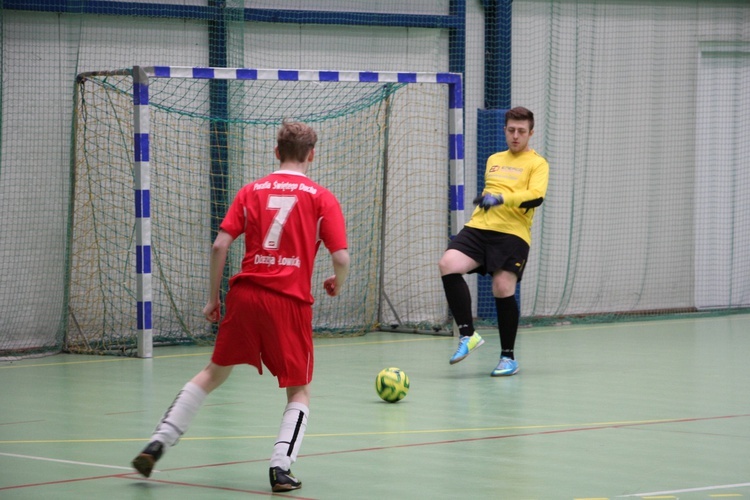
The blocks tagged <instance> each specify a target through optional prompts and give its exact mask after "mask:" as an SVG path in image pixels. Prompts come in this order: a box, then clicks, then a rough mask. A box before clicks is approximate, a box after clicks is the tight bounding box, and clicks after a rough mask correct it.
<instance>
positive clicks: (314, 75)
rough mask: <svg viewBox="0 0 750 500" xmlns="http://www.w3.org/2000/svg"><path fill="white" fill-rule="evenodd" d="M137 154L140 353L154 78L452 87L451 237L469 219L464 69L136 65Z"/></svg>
mask: <svg viewBox="0 0 750 500" xmlns="http://www.w3.org/2000/svg"><path fill="white" fill-rule="evenodd" d="M132 75H133V123H134V130H133V136H134V137H133V138H134V142H133V155H134V162H135V164H134V182H135V217H136V226H135V233H136V234H135V237H136V273H137V281H136V288H137V290H136V297H137V330H138V331H137V334H138V350H137V355H138V357H141V358H150V357H152V356H153V324H152V320H153V317H152V304H153V301H152V300H153V295H152V293H153V292H152V287H151V181H150V178H151V169H150V163H149V161H150V160H149V142H150V141H149V134H150V133H151V130H150V120H149V93H148V85H149V79H151V78H185V79H213V80H286V81H312V82H363V83H381V82H382V83H407V84H408V83H434V84H443V85H447V86H448V96H449V97H448V100H449V102H448V108H449V116H448V117H447V118H448V120H449V126H448V137H447V138H446V140H447V141H448V151H449V169H450V192H449V207H448V208H449V210H450V236H454V235H455V234H457V233H458V231H459V230H460V229H461V227H463V224H464V109H463V85H462V79H461V75H460V74H458V73H422V72H414V73H409V72H389V71H318V70H298V69H253V68H209V67H205V68H202V67H185V66H148V67H146V66H134V67H133V69H132Z"/></svg>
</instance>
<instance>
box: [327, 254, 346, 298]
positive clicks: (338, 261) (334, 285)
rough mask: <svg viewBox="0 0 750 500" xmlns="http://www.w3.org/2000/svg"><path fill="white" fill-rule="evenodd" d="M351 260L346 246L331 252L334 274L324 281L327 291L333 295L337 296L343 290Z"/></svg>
mask: <svg viewBox="0 0 750 500" xmlns="http://www.w3.org/2000/svg"><path fill="white" fill-rule="evenodd" d="M349 262H350V258H349V251H348V250H347V249H346V248H342V249H341V250H336V251H335V252H333V253H331V263H332V264H333V276H331V277H329V278H327V279H326V280H325V282H323V287H324V288H325V290H326V293H327V294H328V295H330V296H331V297H335V296H336V295H338V294H339V293H340V292H341V288H342V287H343V286H344V282H346V277H347V276H349Z"/></svg>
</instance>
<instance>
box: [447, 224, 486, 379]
mask: <svg viewBox="0 0 750 500" xmlns="http://www.w3.org/2000/svg"><path fill="white" fill-rule="evenodd" d="M471 236H472V235H471V234H470V233H469V232H468V231H467V230H465V229H464V230H462V231H461V232H460V233H459V234H458V235H457V236H456V238H455V239H454V240H453V241H452V242H451V244H450V245H449V247H448V249H447V250H446V251H445V253H443V256H442V257H441V258H440V261H439V262H438V267H439V269H440V277H441V280H442V282H443V290H444V292H445V298H446V300H447V301H448V308H449V309H450V311H451V314H452V315H453V319H454V320H455V321H456V324H457V325H458V331H459V335H460V338H459V340H458V348H457V349H456V352H455V353H453V356H451V358H450V364H455V363H458V362H459V361H461V360H463V359H464V358H465V357H466V356H468V355H469V354H470V353H471V352H472V351H473V350H474V349H476V348H477V347H479V346H480V345H482V344H483V343H484V340H483V339H482V337H480V336H479V334H478V333H476V332H475V331H474V320H473V315H472V311H471V292H470V291H469V286H468V285H467V284H466V280H464V277H463V275H464V274H466V273H468V272H471V271H473V270H475V269H477V268H478V267H480V264H479V262H477V260H476V259H474V258H473V257H471V255H472V254H473V253H475V252H476V253H478V252H480V251H481V250H480V249H479V246H480V244H479V243H478V242H477V241H474V240H473V239H472V238H471Z"/></svg>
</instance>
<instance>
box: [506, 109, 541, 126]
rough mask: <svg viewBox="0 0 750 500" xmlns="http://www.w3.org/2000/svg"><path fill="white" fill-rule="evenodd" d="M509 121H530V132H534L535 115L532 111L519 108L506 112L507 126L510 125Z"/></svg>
mask: <svg viewBox="0 0 750 500" xmlns="http://www.w3.org/2000/svg"><path fill="white" fill-rule="evenodd" d="M508 120H528V121H529V130H534V113H532V112H531V110H529V109H527V108H524V107H523V106H517V107H515V108H513V109H509V110H508V111H506V112H505V124H506V125H507V124H508Z"/></svg>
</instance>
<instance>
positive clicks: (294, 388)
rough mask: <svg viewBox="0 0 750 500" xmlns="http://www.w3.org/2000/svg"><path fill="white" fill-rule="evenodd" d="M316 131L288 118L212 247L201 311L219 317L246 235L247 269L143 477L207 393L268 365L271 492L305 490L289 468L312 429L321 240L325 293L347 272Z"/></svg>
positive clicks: (148, 453)
mask: <svg viewBox="0 0 750 500" xmlns="http://www.w3.org/2000/svg"><path fill="white" fill-rule="evenodd" d="M316 142H317V134H316V133H315V131H314V130H313V129H312V128H310V127H309V126H307V125H305V124H303V123H298V122H289V121H284V123H283V124H282V125H281V128H280V129H279V131H278V134H277V146H276V158H277V159H278V160H279V161H280V168H279V170H277V171H276V172H274V173H272V174H270V175H268V176H266V177H263V178H262V179H259V180H256V181H254V182H251V183H250V184H247V185H246V186H244V187H243V188H241V189H240V190H239V192H238V193H237V196H236V197H235V199H234V201H233V202H232V205H231V206H230V207H229V210H228V211H227V214H226V216H225V217H224V220H223V222H222V223H221V228H220V230H219V234H218V235H217V237H216V240H215V241H214V244H213V247H212V249H211V258H210V270H209V274H210V282H209V288H210V292H209V298H208V302H207V303H206V306H205V307H204V308H203V314H204V315H205V317H206V319H207V320H208V321H211V322H218V321H219V320H220V319H221V317H220V316H221V302H220V298H219V287H220V285H221V279H222V273H223V269H224V265H225V262H226V257H227V253H228V251H229V246H230V245H231V244H232V242H233V241H234V240H235V239H236V238H238V237H239V236H240V235H243V236H244V239H245V257H244V258H243V260H242V270H241V271H240V272H239V273H238V274H236V275H235V276H233V277H232V279H231V280H230V282H229V292H228V293H227V296H226V312H225V315H224V318H223V319H221V323H220V325H219V333H218V336H217V339H216V345H215V346H214V351H213V355H212V357H211V362H210V363H209V364H208V366H206V367H205V368H204V369H203V370H202V371H201V372H199V373H198V374H197V375H196V376H195V377H193V379H192V380H190V382H188V383H187V384H185V386H184V387H183V388H182V390H181V391H180V393H179V394H178V395H177V398H176V399H175V400H174V402H173V403H172V405H171V406H170V407H169V409H168V410H167V412H166V413H165V414H164V416H163V417H162V419H161V420H160V421H159V424H158V425H157V426H156V429H155V430H154V433H153V434H152V436H151V440H150V442H149V444H148V446H146V448H145V449H144V450H143V451H142V452H141V453H140V454H139V455H138V456H137V457H136V458H135V459H133V462H132V463H133V467H135V469H136V470H137V471H138V472H140V473H141V474H143V475H144V476H146V477H149V476H150V475H151V472H152V470H153V467H154V464H155V463H156V461H157V460H159V458H160V457H161V456H162V454H163V453H164V452H165V451H166V450H167V449H169V448H170V447H171V446H174V445H175V444H176V443H177V441H178V440H179V438H180V436H182V434H183V433H185V432H186V431H187V429H188V427H189V426H190V422H191V421H192V419H193V417H194V416H195V414H196V413H197V412H198V410H199V409H200V407H201V405H202V404H203V401H204V400H205V398H206V396H207V395H208V394H209V393H210V392H211V391H213V390H214V389H216V388H217V387H219V386H220V385H221V384H222V383H223V382H224V381H225V380H226V379H227V378H228V377H229V374H230V373H231V371H232V368H233V367H234V365H238V364H250V365H253V366H255V367H256V368H257V369H258V373H261V374H262V373H263V365H265V366H266V367H267V368H268V370H269V371H270V372H271V373H272V374H273V375H274V376H275V377H276V378H277V379H278V382H279V387H282V388H285V389H286V394H287V405H286V408H285V410H284V414H283V417H282V421H281V427H280V430H279V435H278V439H277V440H276V444H275V445H274V449H273V454H272V456H271V463H270V469H269V476H270V481H271V487H272V489H273V491H289V490H295V489H298V488H300V487H301V485H302V482H301V481H299V480H298V479H296V478H295V477H294V476H293V475H292V473H291V471H290V466H291V464H292V463H293V462H294V461H295V460H296V458H297V454H298V453H299V449H300V445H301V443H302V438H303V437H304V434H305V430H306V428H307V418H308V415H309V405H310V381H311V379H312V373H313V366H314V357H313V343H312V304H313V297H312V294H311V291H310V289H311V281H312V272H313V264H314V262H315V255H316V253H317V251H318V248H319V246H320V243H321V242H322V243H323V244H324V245H325V246H326V248H327V249H328V251H329V252H330V254H331V261H332V264H333V275H331V276H330V277H329V278H327V279H326V280H325V281H324V283H323V286H324V289H325V291H326V293H327V294H328V295H331V296H336V295H338V294H339V292H340V291H341V288H342V286H343V285H344V281H346V277H347V275H348V273H349V252H348V250H347V241H346V227H345V222H344V216H343V213H342V211H341V206H340V205H339V202H338V200H337V199H336V197H335V196H334V195H333V194H332V193H331V192H330V191H328V190H327V189H326V188H324V187H323V186H320V185H319V184H317V183H315V182H313V181H312V180H310V178H308V177H307V175H306V174H307V170H308V168H309V167H310V164H311V162H312V161H313V158H314V156H315V143H316Z"/></svg>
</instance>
